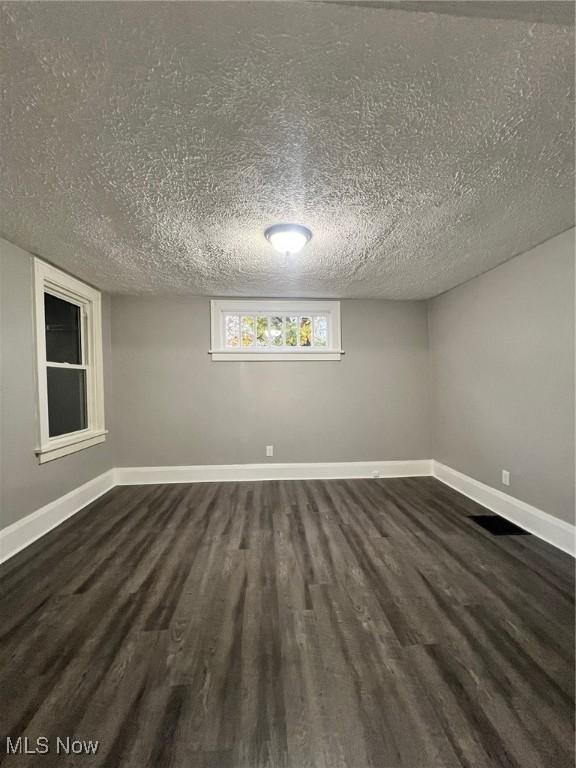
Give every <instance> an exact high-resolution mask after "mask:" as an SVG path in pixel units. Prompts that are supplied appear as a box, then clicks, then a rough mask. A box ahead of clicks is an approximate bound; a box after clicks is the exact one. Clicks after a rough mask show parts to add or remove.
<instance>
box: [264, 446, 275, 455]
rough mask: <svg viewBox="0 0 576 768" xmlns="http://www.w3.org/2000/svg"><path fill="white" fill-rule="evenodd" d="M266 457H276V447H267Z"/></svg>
mask: <svg viewBox="0 0 576 768" xmlns="http://www.w3.org/2000/svg"><path fill="white" fill-rule="evenodd" d="M266 456H274V446H273V445H267V446H266Z"/></svg>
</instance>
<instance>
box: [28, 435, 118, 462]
mask: <svg viewBox="0 0 576 768" xmlns="http://www.w3.org/2000/svg"><path fill="white" fill-rule="evenodd" d="M107 434H108V430H106V429H104V430H100V431H98V432H83V433H81V434H78V435H74V436H71V437H65V438H63V439H60V440H54V441H53V442H50V443H48V444H47V445H43V446H42V447H41V448H39V449H38V450H37V451H36V452H35V453H36V456H37V457H38V463H39V464H46V462H48V461H54V459H60V458H62V456H68V455H69V454H71V453H76V451H83V450H84V449H85V448H91V447H92V446H93V445H98V444H99V443H103V442H104V441H105V440H106V435H107Z"/></svg>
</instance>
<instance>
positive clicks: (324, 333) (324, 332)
mask: <svg viewBox="0 0 576 768" xmlns="http://www.w3.org/2000/svg"><path fill="white" fill-rule="evenodd" d="M327 345H328V320H327V318H326V317H325V315H316V317H315V318H314V346H315V347H325V346H327Z"/></svg>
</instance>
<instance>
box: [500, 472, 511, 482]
mask: <svg viewBox="0 0 576 768" xmlns="http://www.w3.org/2000/svg"><path fill="white" fill-rule="evenodd" d="M502 485H510V472H508V470H507V469H503V470H502Z"/></svg>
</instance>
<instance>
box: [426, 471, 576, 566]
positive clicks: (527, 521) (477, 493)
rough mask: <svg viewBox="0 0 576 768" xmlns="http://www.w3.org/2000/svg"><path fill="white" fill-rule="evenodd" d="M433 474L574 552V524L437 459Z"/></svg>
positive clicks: (568, 551) (488, 507)
mask: <svg viewBox="0 0 576 768" xmlns="http://www.w3.org/2000/svg"><path fill="white" fill-rule="evenodd" d="M432 474H433V475H434V477H436V478H438V480H441V481H442V482H443V483H445V484H446V485H449V486H450V487H451V488H454V490H456V491H458V492H459V493H462V494H463V495H464V496H467V497H468V498H469V499H472V500H473V501H476V502H478V504H481V505H482V506H483V507H486V508H487V509H489V510H491V511H492V512H495V513H496V514H497V515H501V516H502V517H505V518H506V519H507V520H511V521H512V522H513V523H516V525H519V526H520V527H521V528H524V529H525V530H526V531H529V532H530V533H533V534H534V536H538V538H540V539H544V541H547V542H548V543H549V544H552V546H554V547H558V549H561V550H562V551H563V552H567V553H568V554H569V555H572V557H575V556H576V528H575V527H574V526H573V525H570V523H566V522H565V521H564V520H559V519H558V518H557V517H554V516H553V515H550V514H548V513H547V512H544V511H543V510H541V509H538V508H537V507H533V506H532V505H531V504H527V503H526V502H525V501H521V500H520V499H516V498H515V497H514V496H509V495H508V494H507V493H502V491H499V490H498V489H497V488H492V487H491V486H490V485H485V484H484V483H481V482H480V481H478V480H474V478H472V477H468V475H464V474H462V473H461V472H457V471H456V470H455V469H452V468H451V467H447V466H446V465H445V464H441V463H440V462H439V461H433V462H432Z"/></svg>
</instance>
